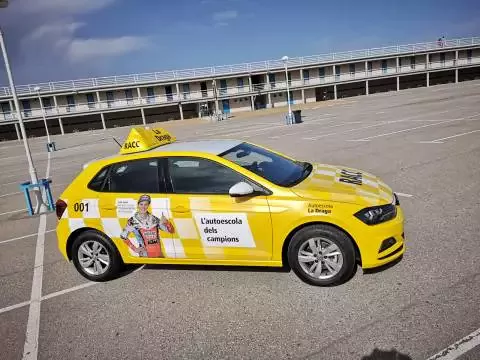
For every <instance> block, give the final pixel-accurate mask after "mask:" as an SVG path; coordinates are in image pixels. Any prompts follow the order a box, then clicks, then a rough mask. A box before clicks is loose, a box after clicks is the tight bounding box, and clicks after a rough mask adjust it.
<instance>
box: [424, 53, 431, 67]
mask: <svg viewBox="0 0 480 360" xmlns="http://www.w3.org/2000/svg"><path fill="white" fill-rule="evenodd" d="M429 60H430V54H426V55H425V69H426V70H428V68H429V67H430V64H429V63H430V61H429Z"/></svg>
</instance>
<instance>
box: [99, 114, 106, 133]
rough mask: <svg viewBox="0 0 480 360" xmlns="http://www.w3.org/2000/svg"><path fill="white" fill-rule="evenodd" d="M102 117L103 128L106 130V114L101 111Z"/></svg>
mask: <svg viewBox="0 0 480 360" xmlns="http://www.w3.org/2000/svg"><path fill="white" fill-rule="evenodd" d="M100 118H101V119H102V126H103V130H106V129H107V127H106V125H105V115H104V114H103V113H100Z"/></svg>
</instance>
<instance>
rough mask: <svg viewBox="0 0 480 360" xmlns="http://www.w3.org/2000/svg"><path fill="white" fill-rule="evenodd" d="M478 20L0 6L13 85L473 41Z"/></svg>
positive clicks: (278, 10) (442, 9) (146, 6)
mask: <svg viewBox="0 0 480 360" xmlns="http://www.w3.org/2000/svg"><path fill="white" fill-rule="evenodd" d="M479 18H480V2H479V1H478V0H458V1H452V0H450V1H444V0H440V1H430V0H416V1H410V0H402V1H388V0H383V1H378V0H371V1H369V0H364V1H358V0H357V1H348V0H344V1H320V0H298V1H291V0H290V1H285V0H176V1H165V0H162V1H160V0H155V1H154V0H136V1H132V0H10V6H9V7H8V8H7V9H0V25H1V26H2V28H3V29H4V32H5V33H6V37H7V46H8V49H9V55H10V60H11V63H12V68H13V70H14V77H15V82H16V84H17V85H20V84H27V83H34V82H46V81H57V80H70V79H77V78H89V77H99V76H109V75H122V74H131V73H142V72H152V71H162V70H171V69H184V68H193V67H203V66H210V65H223V64H232V63H241V62H249V61H260V60H268V59H278V58H280V57H282V56H283V55H288V56H290V57H295V56H302V55H315V54H323V53H330V52H334V51H343V50H356V49H363V48H368V47H380V46H388V45H396V44H405V43H412V42H424V41H434V40H436V39H437V38H438V37H439V36H442V35H445V37H446V38H456V37H469V36H480V21H479V20H478V19H479ZM2 65H3V64H2ZM0 82H1V84H2V85H6V84H7V82H6V76H5V75H4V71H3V68H2V71H1V73H0Z"/></svg>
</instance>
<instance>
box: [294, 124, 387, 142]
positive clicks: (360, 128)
mask: <svg viewBox="0 0 480 360" xmlns="http://www.w3.org/2000/svg"><path fill="white" fill-rule="evenodd" d="M386 124H389V122H388V121H382V122H381V123H380V124H374V125H368V126H361V127H359V128H354V129H350V130H346V131H340V132H334V133H329V134H323V135H320V136H314V137H309V138H302V139H303V140H317V139H320V138H323V137H326V136H331V135H337V134H345V133H348V132H352V131H357V130H362V129H369V128H372V127H376V126H383V125H386Z"/></svg>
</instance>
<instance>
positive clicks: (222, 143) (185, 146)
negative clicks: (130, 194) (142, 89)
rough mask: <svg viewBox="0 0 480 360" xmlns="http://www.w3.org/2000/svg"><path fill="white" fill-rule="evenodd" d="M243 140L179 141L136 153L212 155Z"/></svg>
mask: <svg viewBox="0 0 480 360" xmlns="http://www.w3.org/2000/svg"><path fill="white" fill-rule="evenodd" d="M242 143H243V141H241V140H230V139H219V140H218V139H217V140H215V139H212V140H196V141H179V142H174V143H171V144H166V145H162V146H159V147H156V148H153V149H150V150H147V151H142V152H138V153H137V154H136V155H139V156H141V154H148V153H153V152H157V153H161V152H163V151H168V152H170V151H172V152H176V151H178V152H182V151H187V152H188V151H192V152H203V153H208V154H212V155H219V154H221V153H223V152H225V151H227V150H229V149H231V148H233V147H235V146H237V145H240V144H242ZM122 156H124V155H118V154H115V155H110V156H104V157H101V158H95V159H92V160H90V161H88V162H86V163H85V164H84V165H83V167H84V168H86V167H87V166H88V165H90V164H91V163H93V162H95V161H101V160H108V159H121V157H122Z"/></svg>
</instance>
